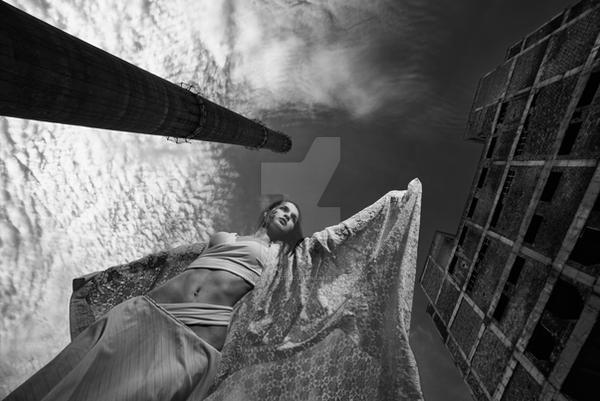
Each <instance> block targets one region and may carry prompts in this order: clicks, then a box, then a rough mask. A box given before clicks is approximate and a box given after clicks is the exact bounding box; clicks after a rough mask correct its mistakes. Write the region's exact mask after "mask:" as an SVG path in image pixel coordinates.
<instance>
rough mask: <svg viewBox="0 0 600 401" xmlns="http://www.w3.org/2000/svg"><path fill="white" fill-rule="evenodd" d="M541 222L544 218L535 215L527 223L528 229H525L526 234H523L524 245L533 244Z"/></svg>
mask: <svg viewBox="0 0 600 401" xmlns="http://www.w3.org/2000/svg"><path fill="white" fill-rule="evenodd" d="M543 220H544V218H543V217H542V216H540V215H537V214H536V215H534V216H533V218H532V219H531V222H530V223H529V228H527V232H526V233H525V238H524V241H525V242H526V243H528V244H533V242H534V241H535V237H536V236H537V233H538V231H539V229H540V226H541V225H542V221H543Z"/></svg>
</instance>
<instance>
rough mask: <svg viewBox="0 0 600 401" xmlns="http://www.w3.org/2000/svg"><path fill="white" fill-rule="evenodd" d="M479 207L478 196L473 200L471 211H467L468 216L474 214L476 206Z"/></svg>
mask: <svg viewBox="0 0 600 401" xmlns="http://www.w3.org/2000/svg"><path fill="white" fill-rule="evenodd" d="M476 207H477V198H475V197H474V198H473V200H472V201H471V206H470V207H469V212H468V213H467V217H471V216H473V213H475V208H476Z"/></svg>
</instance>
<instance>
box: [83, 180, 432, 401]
mask: <svg viewBox="0 0 600 401" xmlns="http://www.w3.org/2000/svg"><path fill="white" fill-rule="evenodd" d="M420 207H421V184H420V182H419V180H416V179H415V180H413V181H412V182H411V183H410V184H409V186H408V189H407V190H406V191H392V192H389V193H388V194H386V195H385V196H384V197H382V198H381V199H379V200H378V201H377V202H375V203H374V204H372V205H371V206H369V207H367V208H365V209H364V210H362V211H360V212H358V213H357V214H355V215H354V216H352V217H351V218H349V219H347V220H345V221H343V222H341V223H340V224H338V225H335V226H332V227H328V228H326V229H324V230H322V231H320V232H317V233H315V234H313V235H312V236H311V237H309V238H306V239H305V240H304V241H303V243H302V244H301V245H300V246H299V247H298V248H297V249H296V251H295V252H294V254H293V255H291V256H290V257H288V258H282V259H281V260H279V263H277V264H275V263H272V264H267V266H266V267H265V270H264V271H263V276H262V277H261V280H260V282H259V283H258V285H257V286H256V287H255V289H254V290H253V291H251V292H249V293H248V294H247V295H246V296H244V298H242V300H240V302H238V304H236V306H235V308H234V314H233V317H232V322H231V325H230V326H229V330H228V335H227V340H226V343H225V346H224V348H223V350H222V355H221V357H222V360H221V363H220V366H219V368H218V373H217V377H216V379H215V381H214V383H213V386H212V390H211V391H212V394H211V395H210V396H209V397H208V398H207V400H210V401H220V400H239V399H244V400H266V401H269V400H332V399H341V400H422V399H423V396H422V393H421V390H420V384H419V376H418V370H417V366H416V363H415V359H414V356H413V354H412V351H411V349H410V345H409V342H408V331H409V327H410V317H411V307H412V297H413V288H414V283H415V268H416V256H417V244H418V236H419V222H420ZM180 253H181V254H186V252H182V251H181V250H180ZM117 269H120V270H122V271H127V266H121V267H118V268H117ZM167 270H168V269H167ZM121 274H125V273H123V272H121ZM128 274H129V273H128ZM167 276H169V274H163V279H164V278H166V277H167ZM159 281H160V280H158V281H156V284H158V282H159ZM94 282H95V279H94V278H91V279H88V280H87V281H86V283H85V285H83V286H82V287H80V290H81V289H82V288H85V287H86V286H88V289H87V290H85V292H86V294H87V295H86V296H83V297H82V296H81V294H77V291H76V292H75V293H74V296H73V299H74V300H79V301H78V304H77V305H78V306H77V307H78V308H79V309H80V310H81V311H83V310H85V308H84V307H83V303H84V302H83V300H84V299H90V300H93V299H94V294H92V293H94V292H96V291H99V288H98V287H97V286H96V284H94ZM94 286H95V287H94ZM91 288H93V290H90V289H91ZM151 288H152V287H149V288H147V289H146V291H147V290H150V289H151ZM140 290H141V289H140V288H137V291H140ZM136 295H137V294H136ZM100 298H102V297H96V298H95V299H100ZM102 305H103V306H102V307H99V308H98V307H95V309H94V307H92V306H89V310H92V309H93V310H94V312H93V313H97V312H98V311H101V310H102V309H103V308H104V307H106V305H108V303H107V302H104V303H103V304H102ZM93 313H92V314H93ZM74 320H75V321H74ZM76 320H77V314H76V313H75V314H74V315H72V326H73V325H74V326H77V325H78V323H77V322H76ZM80 326H85V324H80ZM191 400H194V398H191Z"/></svg>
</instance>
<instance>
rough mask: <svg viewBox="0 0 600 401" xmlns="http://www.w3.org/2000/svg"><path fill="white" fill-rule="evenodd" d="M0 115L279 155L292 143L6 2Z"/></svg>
mask: <svg viewBox="0 0 600 401" xmlns="http://www.w3.org/2000/svg"><path fill="white" fill-rule="evenodd" d="M0 115H4V116H10V117H18V118H25V119H33V120H41V121H50V122H57V123H63V124H72V125H82V126H87V127H95V128H104V129H110V130H117V131H128V132H137V133H144V134H151V135H161V136H167V137H173V138H181V139H184V140H187V139H192V140H194V139H197V140H203V141H213V142H222V143H229V144H237V145H243V146H246V147H250V148H266V149H270V150H272V151H275V152H287V151H289V149H290V148H291V144H292V143H291V140H290V138H289V137H288V136H286V135H284V134H282V133H280V132H277V131H274V130H271V129H269V128H267V127H265V126H264V125H263V124H261V123H260V122H257V121H254V120H250V119H248V118H246V117H243V116H241V115H239V114H237V113H235V112H233V111H231V110H229V109H227V108H225V107H222V106H219V105H218V104H215V103H213V102H211V101H209V100H207V99H205V98H203V97H201V96H199V95H197V94H195V93H193V92H191V91H189V90H187V89H184V88H182V87H181V86H178V85H176V84H173V83H171V82H169V81H167V80H165V79H162V78H160V77H158V76H156V75H153V74H151V73H150V72H148V71H145V70H143V69H141V68H138V67H136V66H134V65H132V64H130V63H128V62H126V61H124V60H122V59H120V58H118V57H115V56H113V55H111V54H109V53H107V52H105V51H103V50H101V49H98V48H97V47H94V46H92V45H90V44H89V43H86V42H84V41H82V40H79V39H77V38H76V37H73V36H71V35H69V34H67V33H65V32H63V31H61V30H60V29H57V28H55V27H53V26H51V25H48V24H46V23H44V22H42V21H40V20H38V19H36V18H34V17H32V16H31V15H29V14H27V13H25V12H23V11H21V10H19V9H17V8H15V7H12V6H10V5H8V4H6V3H4V2H1V1H0Z"/></svg>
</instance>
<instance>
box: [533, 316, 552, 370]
mask: <svg viewBox="0 0 600 401" xmlns="http://www.w3.org/2000/svg"><path fill="white" fill-rule="evenodd" d="M555 344H556V343H555V340H554V336H552V333H550V331H548V329H546V328H545V327H544V326H543V325H542V324H540V323H538V325H537V326H536V328H535V330H534V331H533V335H532V336H531V339H530V340H529V344H527V351H528V352H530V353H531V354H532V355H533V356H535V357H536V358H537V359H540V360H542V361H546V360H548V359H550V355H551V354H552V350H554V346H555Z"/></svg>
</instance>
